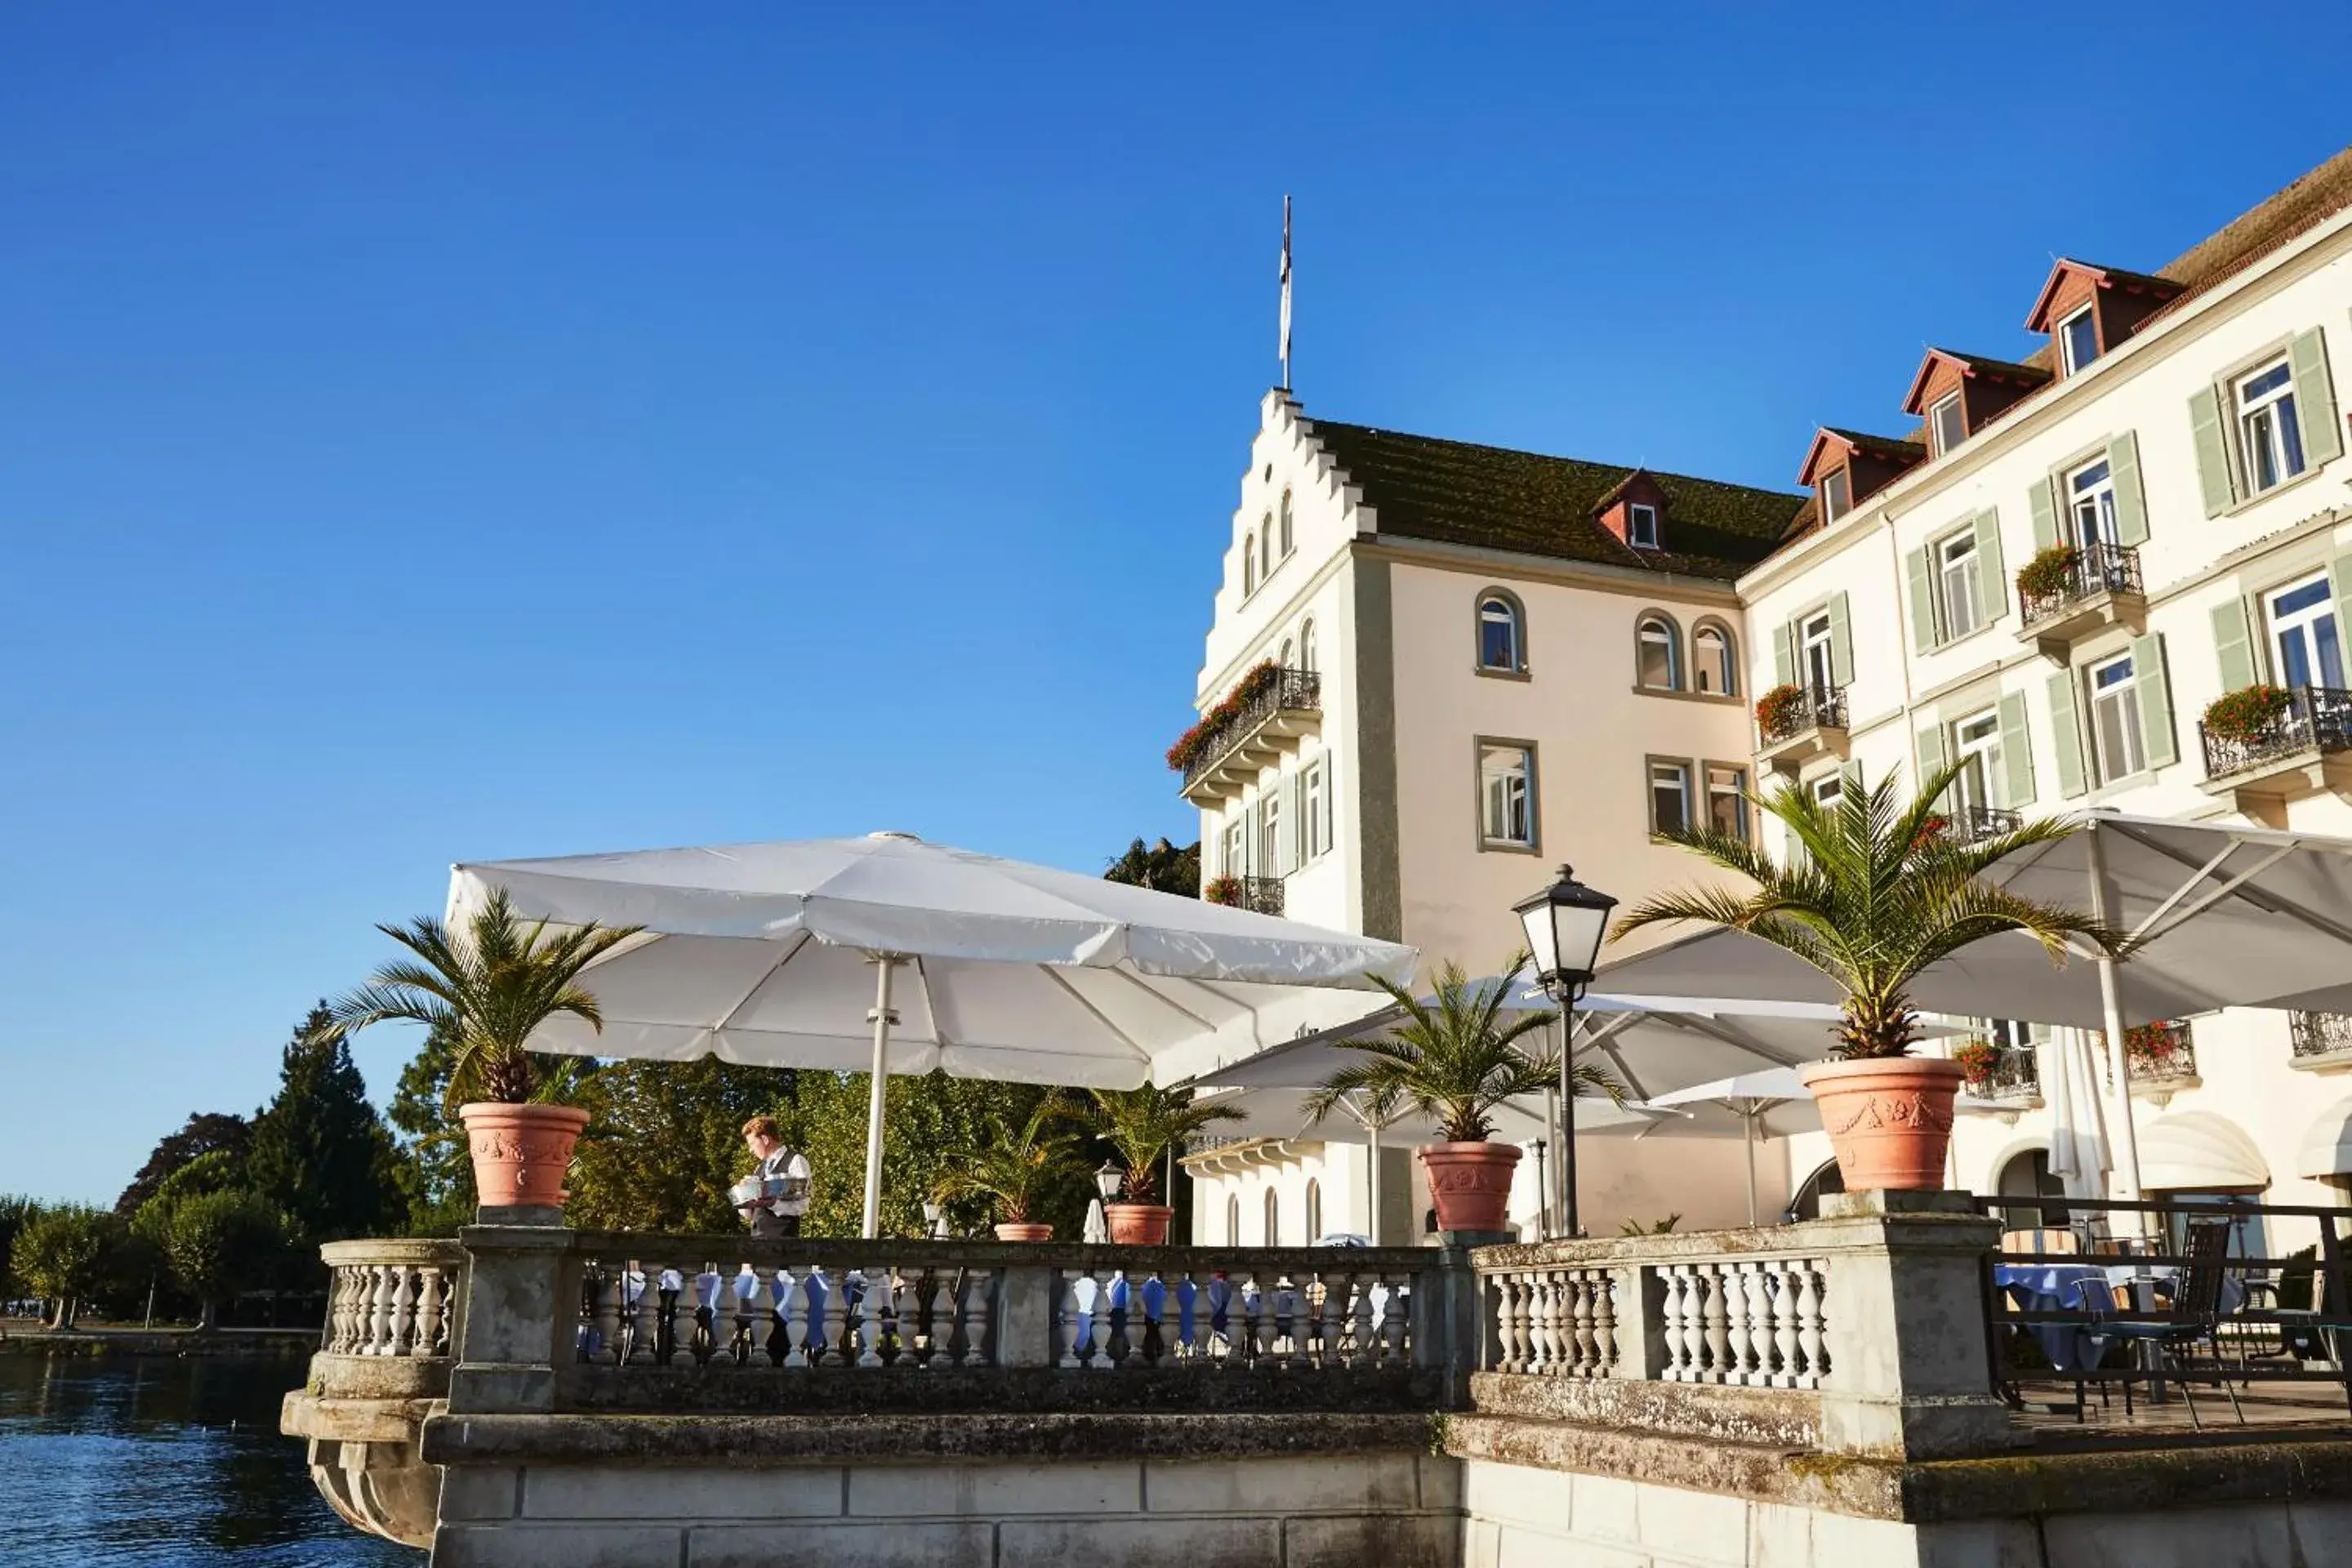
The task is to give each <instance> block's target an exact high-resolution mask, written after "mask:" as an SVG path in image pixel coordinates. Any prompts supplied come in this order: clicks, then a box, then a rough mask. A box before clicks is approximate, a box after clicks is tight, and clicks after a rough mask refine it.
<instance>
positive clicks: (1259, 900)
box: [1233, 877, 1282, 915]
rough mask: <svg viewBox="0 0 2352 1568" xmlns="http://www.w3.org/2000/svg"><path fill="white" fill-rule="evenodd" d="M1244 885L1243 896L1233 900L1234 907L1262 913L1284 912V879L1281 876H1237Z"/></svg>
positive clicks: (1275, 913) (1276, 913) (1236, 879)
mask: <svg viewBox="0 0 2352 1568" xmlns="http://www.w3.org/2000/svg"><path fill="white" fill-rule="evenodd" d="M1234 880H1235V881H1236V882H1239V883H1240V884H1241V885H1242V890H1241V897H1239V898H1238V899H1235V900H1233V902H1234V908H1236V909H1243V910H1251V911H1252V912H1254V913H1256V914H1261V915H1278V914H1280V913H1281V912H1282V879H1281V878H1279V877H1236V878H1234Z"/></svg>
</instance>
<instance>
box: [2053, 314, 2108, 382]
mask: <svg viewBox="0 0 2352 1568" xmlns="http://www.w3.org/2000/svg"><path fill="white" fill-rule="evenodd" d="M2059 330H2060V331H2061V333H2062V334H2063V337H2064V340H2065V345H2066V368H2067V369H2068V370H2080V369H2082V368H2083V367H2084V365H2086V364H2089V363H2091V362H2092V361H2093V360H2095V359H2097V358H2098V357H2099V333H2098V328H2097V326H2096V325H2095V324H2094V322H2093V321H2092V320H2091V312H2090V311H2088V310H2084V311H2081V312H2079V313H2078V314H2076V315H2075V316H2074V317H2073V318H2071V319H2070V320H2069V321H2067V322H2066V324H2065V325H2064V326H2063V327H2062V328H2060V329H2059Z"/></svg>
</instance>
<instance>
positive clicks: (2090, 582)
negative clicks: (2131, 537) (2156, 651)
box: [2017, 544, 2147, 663]
mask: <svg viewBox="0 0 2352 1568" xmlns="http://www.w3.org/2000/svg"><path fill="white" fill-rule="evenodd" d="M2017 612H2018V630H2017V637H2018V640H2019V641H2020V642H2023V643H2027V644H2030V645H2032V646H2033V647H2038V648H2040V649H2041V651H2042V653H2043V654H2045V655H2047V656H2048V657H2050V658H2054V659H2057V660H2059V661H2060V662H2061V663H2063V662H2064V661H2065V658H2066V654H2067V649H2068V648H2069V647H2072V646H2073V645H2074V642H2075V641H2076V640H2077V639H2079V638H2082V637H2088V636H2090V635H2091V634H2092V633H2094V632H2096V631H2099V630H2101V629H2103V628H2105V627H2107V626H2116V625H2117V624H2122V625H2125V626H2130V627H2131V628H2132V629H2133V630H2135V631H2140V630H2145V629H2146V627H2147V596H2146V593H2145V590H2144V589H2143V588H2142V587H2141V584H2140V574H2139V552H2138V551H2137V550H2135V549H2133V548H2132V547H2131V546H2130V545H2128V544H2092V545H2085V546H2084V547H2082V548H2080V549H2078V550H2076V551H2074V553H2073V557H2072V559H2070V560H2069V561H2068V562H2067V563H2066V565H2065V569H2064V571H2063V574H2060V576H2059V579H2058V581H2057V582H2056V583H2054V584H2050V585H2048V586H2044V587H2041V588H2040V589H2039V590H2038V591H2029V590H2028V589H2027V588H2026V586H2025V585H2024V584H2019V585H2018V590H2017Z"/></svg>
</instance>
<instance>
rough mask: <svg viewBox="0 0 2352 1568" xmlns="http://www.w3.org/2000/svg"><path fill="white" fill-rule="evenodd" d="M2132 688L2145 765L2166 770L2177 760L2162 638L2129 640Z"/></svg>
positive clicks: (2154, 635)
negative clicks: (2136, 706) (2144, 752)
mask: <svg viewBox="0 0 2352 1568" xmlns="http://www.w3.org/2000/svg"><path fill="white" fill-rule="evenodd" d="M2132 678H2133V679H2132V688H2133V690H2134V691H2135V692H2136V693H2137V696H2138V698H2139V731H2140V739H2141V741H2142V742H2144V743H2145V744H2146V745H2147V765H2148V766H2149V767H2152V768H2161V767H2167V766H2169V765H2170V764H2172V763H2177V762H2179V760H2180V743H2179V742H2178V741H2177V740H2175V739H2174V738H2173V733H2172V678H2171V677H2170V676H2169V675H2167V674H2166V673H2165V669H2164V637H2163V634H2162V633H2160V632H2151V633H2149V634H2148V635H2147V637H2134V638H2133V639H2132Z"/></svg>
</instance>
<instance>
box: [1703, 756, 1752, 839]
mask: <svg viewBox="0 0 2352 1568" xmlns="http://www.w3.org/2000/svg"><path fill="white" fill-rule="evenodd" d="M1747 787H1748V773H1747V770H1745V769H1743V768H1715V767H1711V768H1709V769H1707V770H1706V816H1707V826H1709V827H1711V828H1713V829H1714V830H1715V831H1716V832H1717V833H1721V834H1724V835H1726V836H1727V837H1733V838H1745V837H1748V802H1747V800H1746V798H1745V796H1744V793H1743V792H1744V791H1745V790H1746V789H1747Z"/></svg>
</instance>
